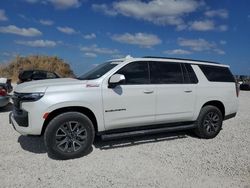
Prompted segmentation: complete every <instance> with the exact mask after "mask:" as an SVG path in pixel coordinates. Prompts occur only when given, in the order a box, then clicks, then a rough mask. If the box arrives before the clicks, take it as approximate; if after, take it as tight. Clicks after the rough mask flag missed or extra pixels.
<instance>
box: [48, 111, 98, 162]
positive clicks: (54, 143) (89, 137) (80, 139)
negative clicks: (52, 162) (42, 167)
mask: <svg viewBox="0 0 250 188" xmlns="http://www.w3.org/2000/svg"><path fill="white" fill-rule="evenodd" d="M44 141H45V145H46V147H47V149H48V153H50V154H52V155H53V156H54V157H56V158H58V159H72V158H77V157H81V156H83V155H85V154H87V152H88V151H89V150H90V148H91V146H92V144H93V141H94V127H93V124H92V122H91V120H90V119H89V118H88V117H87V116H85V115H84V114H82V113H79V112H66V113H63V114H60V115H58V116H56V117H55V118H54V119H52V120H51V121H50V123H49V124H48V126H47V128H46V130H45V133H44Z"/></svg>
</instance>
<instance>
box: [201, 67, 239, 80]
mask: <svg viewBox="0 0 250 188" xmlns="http://www.w3.org/2000/svg"><path fill="white" fill-rule="evenodd" d="M199 67H200V69H201V70H202V72H203V73H204V74H205V76H206V77H207V79H208V80H209V81H212V82H235V80H234V77H233V75H232V73H231V72H230V70H229V69H228V68H227V67H218V66H209V65H199Z"/></svg>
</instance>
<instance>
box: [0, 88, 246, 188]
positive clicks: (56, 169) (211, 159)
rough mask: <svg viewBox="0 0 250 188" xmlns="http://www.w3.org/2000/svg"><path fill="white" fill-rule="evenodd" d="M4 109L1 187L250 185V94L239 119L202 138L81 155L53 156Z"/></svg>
mask: <svg viewBox="0 0 250 188" xmlns="http://www.w3.org/2000/svg"><path fill="white" fill-rule="evenodd" d="M10 109H11V106H9V107H8V108H7V109H6V110H4V111H1V112H0V129H1V131H0V187H4V188H6V187H105V188H106V187H243V188H250V92H241V95H240V110H239V113H238V114H237V117H236V118H234V119H232V120H228V121H226V122H224V126H223V130H222V131H221V133H220V134H219V135H218V136H217V137H216V138H215V139H212V140H202V139H198V138H196V137H194V136H193V135H192V134H190V133H185V132H184V133H183V132H178V133H171V134H169V133H168V134H161V135H154V136H145V137H139V138H131V139H122V140H117V141H108V142H107V141H106V142H100V141H98V140H97V141H96V142H95V145H94V146H93V150H92V152H91V153H90V154H89V155H88V156H86V157H82V158H79V159H74V160H68V161H57V160H53V159H51V158H49V157H48V155H47V153H46V149H45V147H44V144H43V139H42V138H41V137H25V136H20V135H19V134H18V133H17V132H15V131H14V129H13V128H12V127H11V126H10V125H9V123H8V114H9V110H10Z"/></svg>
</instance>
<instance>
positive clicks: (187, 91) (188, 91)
mask: <svg viewBox="0 0 250 188" xmlns="http://www.w3.org/2000/svg"><path fill="white" fill-rule="evenodd" d="M184 92H185V93H191V92H192V90H186V91H184Z"/></svg>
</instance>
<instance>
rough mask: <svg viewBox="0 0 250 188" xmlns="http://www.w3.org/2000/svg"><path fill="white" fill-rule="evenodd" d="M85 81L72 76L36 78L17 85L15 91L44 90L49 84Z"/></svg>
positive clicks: (75, 83) (31, 91)
mask: <svg viewBox="0 0 250 188" xmlns="http://www.w3.org/2000/svg"><path fill="white" fill-rule="evenodd" d="M85 82H86V81H82V80H77V79H73V78H56V79H47V80H36V81H31V82H25V83H22V84H19V85H17V87H16V88H15V92H18V93H34V92H45V91H46V89H47V88H48V87H50V86H67V85H69V86H73V85H77V84H83V83H85Z"/></svg>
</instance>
